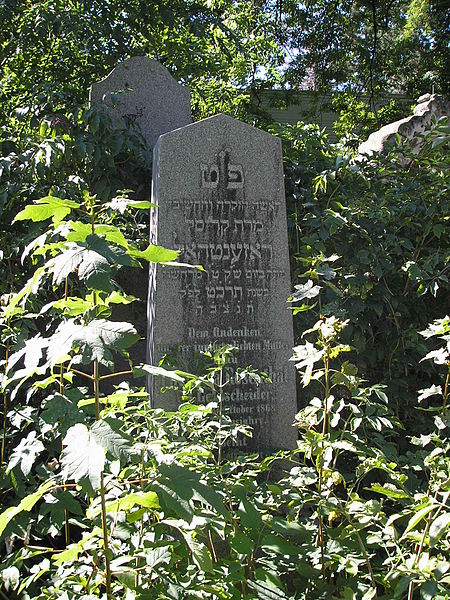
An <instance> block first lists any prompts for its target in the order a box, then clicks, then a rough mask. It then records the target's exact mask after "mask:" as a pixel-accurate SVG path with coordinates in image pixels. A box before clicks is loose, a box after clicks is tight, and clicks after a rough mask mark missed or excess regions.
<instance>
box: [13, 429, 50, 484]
mask: <svg viewBox="0 0 450 600" xmlns="http://www.w3.org/2000/svg"><path fill="white" fill-rule="evenodd" d="M36 435H37V434H36V432H35V431H30V433H29V434H28V435H27V437H26V438H24V439H23V440H21V442H20V444H19V445H18V446H16V448H14V450H13V452H12V454H11V458H10V459H9V463H8V468H7V472H9V471H11V469H13V468H14V467H15V466H16V465H19V466H20V469H21V471H22V473H23V474H24V475H25V476H28V475H29V474H30V471H31V468H32V466H33V465H34V463H35V461H36V457H37V456H38V454H40V453H41V452H43V451H44V450H45V446H44V444H43V443H42V442H41V441H40V440H38V439H36Z"/></svg>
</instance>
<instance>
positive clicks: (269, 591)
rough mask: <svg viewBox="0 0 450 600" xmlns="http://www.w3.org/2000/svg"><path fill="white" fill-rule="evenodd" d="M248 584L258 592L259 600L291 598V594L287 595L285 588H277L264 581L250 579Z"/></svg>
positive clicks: (286, 599) (284, 599)
mask: <svg viewBox="0 0 450 600" xmlns="http://www.w3.org/2000/svg"><path fill="white" fill-rule="evenodd" d="M247 585H248V587H249V588H250V589H252V590H254V591H255V592H256V594H257V598H258V599H259V600H290V596H287V595H286V593H285V592H284V590H282V589H280V588H276V587H275V586H273V585H271V584H269V583H266V582H264V583H262V582H261V581H248V582H247Z"/></svg>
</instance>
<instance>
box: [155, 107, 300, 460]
mask: <svg viewBox="0 0 450 600" xmlns="http://www.w3.org/2000/svg"><path fill="white" fill-rule="evenodd" d="M152 200H153V202H155V203H156V204H157V205H158V206H159V208H158V209H156V210H153V212H152V215H151V218H150V223H151V224H150V230H151V242H152V243H158V244H160V245H163V246H166V247H169V248H177V249H180V250H181V255H180V260H181V261H182V262H187V263H190V264H201V265H202V266H203V267H204V268H205V270H206V272H205V273H202V272H200V271H198V270H193V269H182V268H173V267H163V266H161V265H158V266H152V267H151V269H150V285H149V303H148V323H149V331H148V359H147V360H148V362H149V363H150V364H153V365H156V364H158V361H159V359H160V358H161V357H162V356H163V355H164V354H165V353H168V352H170V351H171V350H172V349H173V348H174V347H177V348H178V353H179V360H180V361H181V365H183V366H184V367H185V368H186V369H188V368H190V367H192V365H193V362H194V355H195V353H196V352H200V351H201V350H202V349H204V348H206V347H207V346H208V344H209V343H211V342H215V343H216V344H218V345H223V344H233V345H235V346H237V347H238V348H239V352H238V354H237V357H236V360H237V362H238V364H239V366H243V367H245V366H248V365H252V366H253V367H254V368H256V369H259V370H263V371H265V372H266V373H267V374H268V375H269V377H270V378H271V380H272V383H262V384H261V385H260V386H256V385H255V384H254V383H253V382H252V381H250V380H249V379H246V380H244V381H243V382H240V383H236V382H234V383H232V384H231V385H230V387H229V388H227V391H226V393H225V402H226V403H227V405H228V406H229V407H230V410H231V416H232V418H233V419H234V420H235V421H236V422H240V423H245V424H248V425H251V426H252V427H253V430H254V434H253V436H254V437H253V440H248V438H245V439H243V440H242V442H241V444H242V449H243V450H246V451H259V450H269V449H273V448H292V447H295V443H296V439H297V435H296V430H295V429H294V427H292V422H293V420H294V415H295V413H296V391H295V368H294V366H293V364H292V363H289V358H290V356H291V355H292V346H293V330H292V314H291V313H290V311H289V310H288V308H287V304H286V300H287V297H288V296H289V294H290V274H289V258H288V241H287V226H286V208H285V199H284V182H283V163H282V153H281V142H280V140H279V139H278V138H275V137H273V136H271V135H269V134H268V133H265V132H263V131H260V130H258V129H255V128H254V127H251V126H249V125H247V124H245V123H242V122H240V121H237V120H235V119H233V118H231V117H228V116H226V115H223V114H220V115H217V116H215V117H211V118H209V119H205V120H203V121H199V122H197V123H194V124H192V125H188V126H186V127H183V128H180V129H177V130H175V131H172V132H170V133H167V134H164V135H162V136H161V137H160V138H159V140H158V143H157V145H156V147H155V150H154V163H153V188H152ZM180 368H181V367H180ZM162 384H164V381H163V380H162V379H160V378H159V377H154V378H153V380H152V382H151V388H152V389H151V394H152V398H153V404H154V405H156V406H162V407H168V406H170V402H171V399H170V395H169V394H161V392H160V387H161V385H162ZM170 408H173V407H172V406H170Z"/></svg>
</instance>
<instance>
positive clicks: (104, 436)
mask: <svg viewBox="0 0 450 600" xmlns="http://www.w3.org/2000/svg"><path fill="white" fill-rule="evenodd" d="M122 424H123V423H122V422H121V421H119V420H118V419H113V418H111V417H107V418H106V419H100V420H98V421H96V422H95V423H94V425H93V426H92V428H91V434H92V435H93V436H94V438H95V440H96V441H97V443H98V444H99V445H100V446H101V447H102V448H104V450H106V451H107V452H110V453H111V454H112V455H113V456H114V457H115V458H119V459H120V458H122V457H123V454H124V453H129V452H130V450H131V445H132V438H131V437H130V436H129V435H127V434H125V433H123V432H122V431H120V427H121V426H122Z"/></svg>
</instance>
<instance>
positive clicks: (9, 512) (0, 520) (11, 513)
mask: <svg viewBox="0 0 450 600" xmlns="http://www.w3.org/2000/svg"><path fill="white" fill-rule="evenodd" d="M54 485H55V484H54V482H53V481H46V482H45V483H43V484H42V485H41V486H40V487H39V488H38V489H37V490H36V492H33V493H32V494H29V495H28V496H25V498H23V500H22V501H21V502H20V504H19V505H18V506H11V507H10V508H7V509H6V510H5V511H4V512H2V513H1V514H0V535H2V533H3V532H4V530H5V527H6V526H7V525H8V523H9V522H10V521H11V520H12V519H13V518H14V517H15V516H16V515H18V514H19V513H21V512H22V511H26V512H30V510H31V509H32V508H33V506H34V505H35V504H36V502H38V501H39V500H40V499H41V498H42V496H44V495H45V494H46V493H47V492H48V491H49V490H50V489H51V488H52V487H53V486H54Z"/></svg>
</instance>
